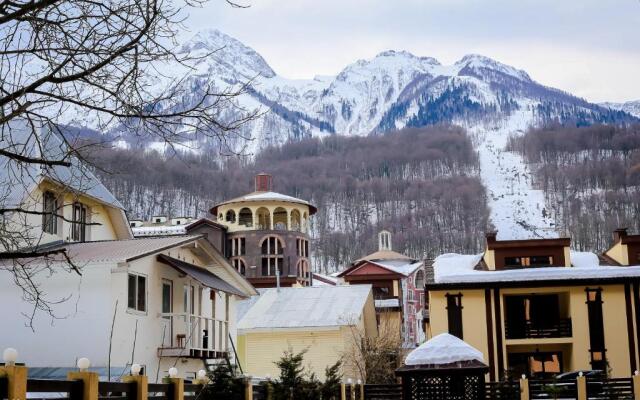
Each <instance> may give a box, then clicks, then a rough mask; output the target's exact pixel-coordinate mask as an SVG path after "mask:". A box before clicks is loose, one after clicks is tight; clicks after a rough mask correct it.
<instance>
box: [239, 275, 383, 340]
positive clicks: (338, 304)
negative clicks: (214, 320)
mask: <svg viewBox="0 0 640 400" xmlns="http://www.w3.org/2000/svg"><path fill="white" fill-rule="evenodd" d="M370 294H371V285H352V286H350V285H346V286H317V287H314V286H311V287H301V288H300V287H298V288H296V287H290V288H289V287H288V288H280V289H275V288H272V289H267V290H265V291H263V292H262V293H261V295H260V298H259V299H258V300H257V301H255V303H254V304H253V305H252V306H251V307H250V309H249V310H248V311H247V312H246V314H245V315H244V317H243V318H242V319H241V320H240V321H239V322H238V330H241V331H260V330H267V331H270V330H281V329H296V328H298V329H299V328H331V327H333V328H338V327H341V326H349V325H353V324H354V323H355V321H356V320H358V319H359V318H360V317H361V315H362V314H363V312H364V307H365V304H366V302H367V299H368V297H369V296H370ZM244 301H249V300H244Z"/></svg>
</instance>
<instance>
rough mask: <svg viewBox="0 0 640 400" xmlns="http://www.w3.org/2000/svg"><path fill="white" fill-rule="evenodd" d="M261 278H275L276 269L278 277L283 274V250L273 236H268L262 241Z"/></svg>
mask: <svg viewBox="0 0 640 400" xmlns="http://www.w3.org/2000/svg"><path fill="white" fill-rule="evenodd" d="M261 247H262V276H275V275H276V268H277V269H278V271H280V275H283V274H284V271H283V270H284V268H283V267H284V259H283V254H284V248H283V247H282V242H281V241H280V239H278V238H277V237H275V236H268V237H266V238H265V239H264V240H263V241H262V246H261Z"/></svg>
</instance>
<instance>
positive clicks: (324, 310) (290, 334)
mask: <svg viewBox="0 0 640 400" xmlns="http://www.w3.org/2000/svg"><path fill="white" fill-rule="evenodd" d="M238 316H239V318H240V320H239V322H238V357H239V359H240V365H241V366H242V368H243V370H244V372H245V373H246V374H249V375H252V376H257V377H265V376H267V375H271V376H277V375H278V373H279V371H278V368H277V367H276V365H275V364H274V362H276V361H278V360H279V359H280V357H282V355H283V354H284V352H285V351H293V352H295V353H297V352H300V351H305V352H306V353H305V355H304V365H305V367H308V368H309V370H310V372H313V373H315V374H316V376H318V378H320V379H323V378H324V374H325V368H326V367H327V366H331V365H333V364H335V363H336V362H337V361H339V360H340V359H341V358H342V356H343V355H344V354H345V353H346V352H348V351H350V350H351V346H354V343H353V342H354V339H355V338H357V337H362V336H363V335H364V336H366V337H376V336H377V332H378V331H377V327H376V315H375V307H374V303H373V295H372V291H371V286H370V285H357V286H315V287H290V288H281V289H267V290H265V291H262V292H261V294H260V296H255V297H253V298H251V299H249V300H245V301H244V304H242V303H241V304H240V305H239V307H238ZM342 373H343V375H344V376H345V377H351V378H353V379H354V380H355V379H358V378H361V377H360V376H359V374H358V373H357V371H356V370H355V368H353V367H352V366H350V365H344V366H343V370H342Z"/></svg>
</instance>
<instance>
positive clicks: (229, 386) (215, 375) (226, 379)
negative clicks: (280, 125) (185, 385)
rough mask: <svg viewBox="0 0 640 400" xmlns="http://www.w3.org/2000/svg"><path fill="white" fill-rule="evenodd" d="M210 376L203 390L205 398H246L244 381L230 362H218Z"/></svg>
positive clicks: (236, 399)
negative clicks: (235, 372) (236, 373)
mask: <svg viewBox="0 0 640 400" xmlns="http://www.w3.org/2000/svg"><path fill="white" fill-rule="evenodd" d="M208 376H209V384H208V385H207V386H206V387H205V388H204V390H203V393H202V396H203V397H202V398H203V399H206V398H215V399H217V398H220V399H225V400H244V382H243V380H242V378H240V377H238V376H236V375H235V374H234V371H233V369H232V368H231V366H230V364H229V363H228V362H222V363H220V364H218V366H217V367H216V368H215V369H214V370H213V371H211V372H209V374H208Z"/></svg>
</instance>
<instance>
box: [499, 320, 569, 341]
mask: <svg viewBox="0 0 640 400" xmlns="http://www.w3.org/2000/svg"><path fill="white" fill-rule="evenodd" d="M571 335H572V332H571V318H561V319H559V320H558V322H555V323H544V324H540V323H537V322H534V321H523V322H513V321H506V324H505V336H506V338H507V339H545V338H563V337H571Z"/></svg>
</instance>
